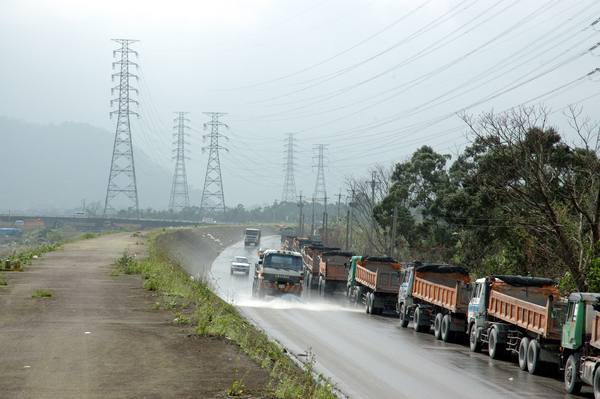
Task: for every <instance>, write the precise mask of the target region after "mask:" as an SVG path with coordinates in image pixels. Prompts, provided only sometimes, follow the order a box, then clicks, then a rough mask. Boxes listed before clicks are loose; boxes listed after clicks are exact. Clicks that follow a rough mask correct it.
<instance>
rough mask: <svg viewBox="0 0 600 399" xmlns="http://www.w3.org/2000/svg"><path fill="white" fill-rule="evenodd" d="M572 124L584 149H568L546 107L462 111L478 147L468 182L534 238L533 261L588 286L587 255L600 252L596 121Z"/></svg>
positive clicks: (573, 117) (573, 115) (575, 117)
mask: <svg viewBox="0 0 600 399" xmlns="http://www.w3.org/2000/svg"><path fill="white" fill-rule="evenodd" d="M579 115H580V112H578V111H577V110H576V109H575V108H570V115H569V117H570V124H571V126H572V127H573V128H574V130H575V132H576V134H577V135H578V137H579V139H580V141H581V144H582V146H580V147H571V146H570V145H568V144H567V143H566V142H565V141H564V140H563V139H562V137H561V136H560V135H559V134H558V132H557V130H556V129H555V128H554V127H551V126H548V111H547V110H546V109H544V108H519V109H516V110H513V111H510V112H508V113H505V114H501V115H496V114H494V113H493V112H492V113H487V114H483V115H482V116H480V117H479V118H472V117H469V116H465V115H463V116H462V119H463V120H464V121H465V123H466V124H467V125H468V126H469V128H470V131H471V134H472V136H473V137H474V141H473V145H474V146H477V147H478V148H479V154H478V165H477V168H476V169H474V170H472V171H471V173H469V174H467V175H465V176H464V177H465V179H464V181H463V184H465V185H466V186H468V187H471V188H473V189H477V190H479V191H480V192H481V193H482V194H483V195H484V196H485V198H486V199H487V200H488V201H490V202H491V203H493V204H494V205H495V206H496V207H497V208H498V209H499V210H500V211H501V212H502V215H501V216H503V217H505V218H508V219H510V223H512V224H514V225H515V226H516V228H517V229H518V230H519V231H520V233H521V234H522V236H523V238H524V240H527V241H528V243H529V249H530V250H531V259H530V261H531V262H534V263H537V264H546V265H551V266H552V265H555V266H556V267H554V268H553V269H552V268H551V267H549V268H548V269H549V270H547V271H548V272H550V273H555V274H557V275H558V274H559V273H560V272H561V271H562V272H563V274H564V271H565V269H566V270H568V271H569V272H570V274H571V275H572V277H573V279H574V282H575V284H576V286H577V289H578V290H580V291H586V290H587V287H588V284H589V282H588V281H587V279H586V276H587V274H588V272H589V269H590V260H591V259H592V258H594V257H595V258H597V257H599V255H600V249H598V248H597V246H596V245H595V244H596V243H597V242H598V241H599V240H600V229H599V226H600V224H599V222H600V162H599V160H598V156H597V150H598V148H597V143H598V140H597V137H598V136H597V131H596V129H597V124H591V123H590V122H589V120H580V118H579Z"/></svg>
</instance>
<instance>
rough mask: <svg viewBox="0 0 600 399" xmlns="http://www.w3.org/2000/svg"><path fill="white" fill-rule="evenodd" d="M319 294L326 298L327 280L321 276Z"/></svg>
mask: <svg viewBox="0 0 600 399" xmlns="http://www.w3.org/2000/svg"><path fill="white" fill-rule="evenodd" d="M319 296H320V297H321V298H325V280H324V279H323V278H322V277H319Z"/></svg>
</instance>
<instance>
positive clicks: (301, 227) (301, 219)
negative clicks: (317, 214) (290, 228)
mask: <svg viewBox="0 0 600 399" xmlns="http://www.w3.org/2000/svg"><path fill="white" fill-rule="evenodd" d="M299 206H300V217H299V218H298V231H299V232H300V237H303V236H304V215H303V214H302V191H300V204H299Z"/></svg>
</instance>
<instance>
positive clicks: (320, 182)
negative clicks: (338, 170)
mask: <svg viewBox="0 0 600 399" xmlns="http://www.w3.org/2000/svg"><path fill="white" fill-rule="evenodd" d="M315 149H316V150H318V151H319V155H316V156H314V157H313V158H317V165H316V166H317V183H316V184H315V192H314V194H313V198H315V199H320V198H323V204H324V205H325V209H327V190H326V189H325V166H324V160H325V157H324V156H323V151H324V150H325V144H319V145H317V146H316V147H315Z"/></svg>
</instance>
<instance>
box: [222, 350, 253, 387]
mask: <svg viewBox="0 0 600 399" xmlns="http://www.w3.org/2000/svg"><path fill="white" fill-rule="evenodd" d="M239 361H240V358H239V357H238V358H237V359H236V360H235V362H236V363H237V362H239ZM248 373H250V369H248V371H246V373H245V374H244V375H243V376H242V378H241V379H240V380H239V381H238V380H237V376H238V371H237V370H235V373H234V374H233V384H231V388H228V389H226V390H225V392H226V393H227V395H229V396H240V395H241V394H243V393H244V390H245V389H246V386H245V385H244V384H243V382H244V378H246V376H247V375H248Z"/></svg>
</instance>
